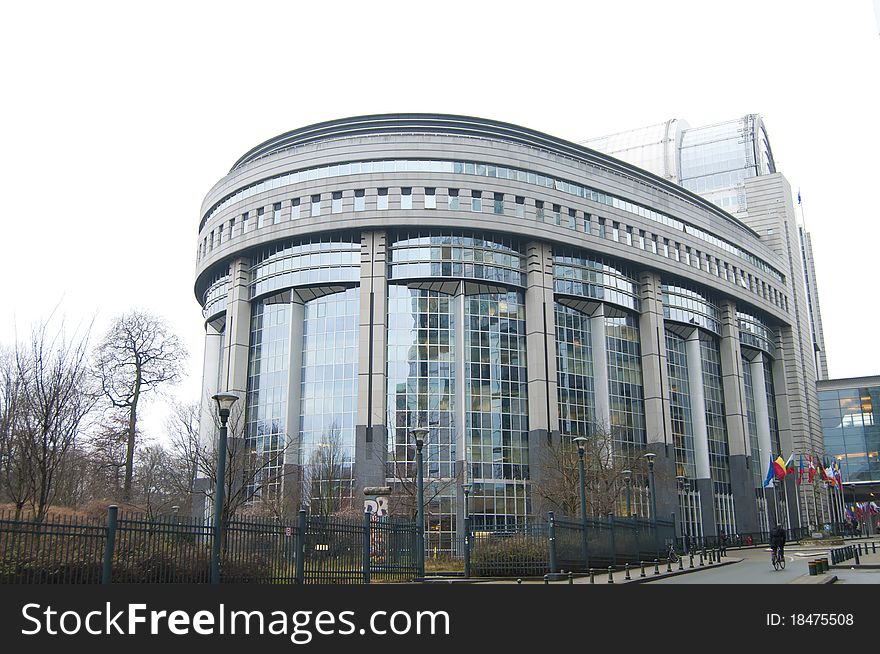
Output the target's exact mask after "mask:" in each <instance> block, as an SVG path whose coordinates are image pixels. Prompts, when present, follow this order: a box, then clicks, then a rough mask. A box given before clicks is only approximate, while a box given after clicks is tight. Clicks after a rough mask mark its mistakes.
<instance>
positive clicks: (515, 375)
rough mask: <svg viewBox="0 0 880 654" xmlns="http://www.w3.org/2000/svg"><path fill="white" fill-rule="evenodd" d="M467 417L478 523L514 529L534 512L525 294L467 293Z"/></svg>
mask: <svg viewBox="0 0 880 654" xmlns="http://www.w3.org/2000/svg"><path fill="white" fill-rule="evenodd" d="M464 306H465V312H464V325H465V331H464V347H465V375H464V381H465V421H466V434H467V436H468V441H467V448H468V461H469V463H470V477H471V478H472V480H473V489H472V499H471V501H472V509H471V510H472V513H473V518H474V528H475V529H477V530H479V529H502V530H503V529H508V528H512V527H514V526H516V525H519V524H523V523H524V522H525V521H526V519H527V515H528V513H529V504H528V483H529V482H528V479H529V423H528V383H527V376H526V324H525V306H524V298H523V295H522V293H519V292H510V293H489V294H482V295H469V296H466V297H465V299H464Z"/></svg>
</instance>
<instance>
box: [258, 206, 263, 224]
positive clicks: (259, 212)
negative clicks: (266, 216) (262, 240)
mask: <svg viewBox="0 0 880 654" xmlns="http://www.w3.org/2000/svg"><path fill="white" fill-rule="evenodd" d="M262 226H263V207H260V208H259V209H257V229H260V228H261V227H262Z"/></svg>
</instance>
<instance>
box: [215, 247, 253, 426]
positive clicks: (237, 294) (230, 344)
mask: <svg viewBox="0 0 880 654" xmlns="http://www.w3.org/2000/svg"><path fill="white" fill-rule="evenodd" d="M230 272H231V281H230V286H229V301H228V302H227V305H226V340H225V344H224V349H223V362H222V369H221V376H222V377H221V382H220V386H221V387H222V390H225V391H229V392H232V393H237V394H238V396H239V402H242V410H243V403H244V402H245V399H246V397H247V380H248V351H249V349H250V339H251V289H250V261H249V260H248V259H243V258H242V259H236V260H235V261H233V262H232V264H231V265H230Z"/></svg>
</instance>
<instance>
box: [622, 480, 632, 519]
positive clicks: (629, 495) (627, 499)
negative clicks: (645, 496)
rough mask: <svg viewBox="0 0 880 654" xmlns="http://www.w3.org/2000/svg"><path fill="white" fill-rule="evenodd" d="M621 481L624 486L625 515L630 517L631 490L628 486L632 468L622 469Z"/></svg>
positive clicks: (630, 482)
mask: <svg viewBox="0 0 880 654" xmlns="http://www.w3.org/2000/svg"><path fill="white" fill-rule="evenodd" d="M622 474H623V483H624V485H625V486H626V517H627V518H631V517H632V491H631V490H630V487H631V486H632V470H624V471H623V473H622Z"/></svg>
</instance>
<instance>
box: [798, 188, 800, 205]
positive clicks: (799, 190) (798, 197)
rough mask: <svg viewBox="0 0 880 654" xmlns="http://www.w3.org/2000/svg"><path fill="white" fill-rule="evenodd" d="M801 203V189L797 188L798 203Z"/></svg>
mask: <svg viewBox="0 0 880 654" xmlns="http://www.w3.org/2000/svg"><path fill="white" fill-rule="evenodd" d="M800 203H801V190H800V189H798V204H800Z"/></svg>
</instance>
